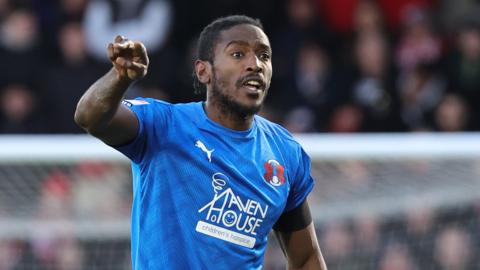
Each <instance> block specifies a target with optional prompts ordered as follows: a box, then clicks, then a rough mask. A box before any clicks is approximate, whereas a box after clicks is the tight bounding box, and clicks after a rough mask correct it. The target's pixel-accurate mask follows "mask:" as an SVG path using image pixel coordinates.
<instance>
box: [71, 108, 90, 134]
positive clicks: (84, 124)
mask: <svg viewBox="0 0 480 270" xmlns="http://www.w3.org/2000/svg"><path fill="white" fill-rule="evenodd" d="M86 114H87V113H86V112H85V109H83V108H81V106H80V103H79V104H78V105H77V109H76V110H75V115H74V116H73V120H74V121H75V123H76V124H77V125H78V126H79V127H81V128H82V129H84V130H85V131H87V132H88V131H89V121H88V117H87V115H86Z"/></svg>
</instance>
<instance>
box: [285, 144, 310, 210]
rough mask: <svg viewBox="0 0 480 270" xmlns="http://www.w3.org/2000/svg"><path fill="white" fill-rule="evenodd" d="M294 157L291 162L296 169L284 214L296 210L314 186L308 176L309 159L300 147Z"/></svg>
mask: <svg viewBox="0 0 480 270" xmlns="http://www.w3.org/2000/svg"><path fill="white" fill-rule="evenodd" d="M296 156H297V158H296V160H294V161H293V162H294V163H296V164H294V165H296V168H297V169H296V171H295V172H294V173H293V178H292V181H291V184H290V185H291V187H290V193H289V195H288V199H287V205H286V206H285V210H284V212H287V211H290V210H292V209H294V208H297V207H298V206H299V205H300V204H302V203H303V202H304V201H305V199H306V198H307V196H308V194H309V193H310V192H311V191H312V189H313V186H314V185H315V181H314V180H313V178H312V176H311V174H310V166H311V165H310V157H309V156H308V155H307V153H305V151H304V150H303V148H302V147H300V146H299V148H298V155H296Z"/></svg>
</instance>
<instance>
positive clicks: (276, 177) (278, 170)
mask: <svg viewBox="0 0 480 270" xmlns="http://www.w3.org/2000/svg"><path fill="white" fill-rule="evenodd" d="M263 166H264V167H265V174H264V175H263V177H264V178H265V181H267V182H268V183H269V184H270V185H272V186H275V187H278V186H281V185H283V184H285V176H284V172H285V168H283V166H282V165H281V164H280V163H279V162H278V161H276V160H275V159H270V160H268V161H267V162H265V164H264V165H263Z"/></svg>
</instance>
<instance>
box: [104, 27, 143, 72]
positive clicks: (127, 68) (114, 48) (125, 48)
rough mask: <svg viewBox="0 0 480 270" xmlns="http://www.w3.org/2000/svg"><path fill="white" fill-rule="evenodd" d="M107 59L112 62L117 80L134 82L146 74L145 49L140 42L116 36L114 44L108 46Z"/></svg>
mask: <svg viewBox="0 0 480 270" xmlns="http://www.w3.org/2000/svg"><path fill="white" fill-rule="evenodd" d="M108 58H110V61H112V64H113V67H114V68H115V70H116V71H117V78H118V79H119V80H127V81H135V80H138V79H141V78H143V77H145V75H146V74H147V69H148V64H149V60H148V55H147V49H146V48H145V46H144V45H143V44H142V43H141V42H138V41H135V42H134V41H131V40H129V39H127V38H125V37H123V36H117V37H115V42H114V43H109V44H108Z"/></svg>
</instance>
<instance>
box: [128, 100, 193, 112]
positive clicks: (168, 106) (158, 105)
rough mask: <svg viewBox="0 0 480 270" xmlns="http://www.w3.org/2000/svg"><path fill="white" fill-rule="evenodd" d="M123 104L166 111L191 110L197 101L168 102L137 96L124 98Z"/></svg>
mask: <svg viewBox="0 0 480 270" xmlns="http://www.w3.org/2000/svg"><path fill="white" fill-rule="evenodd" d="M122 103H123V104H124V105H126V106H127V107H130V108H141V109H145V110H154V111H158V110H160V111H161V110H166V111H170V112H173V111H180V112H182V111H185V112H188V111H193V110H195V109H196V107H197V105H198V104H197V103H195V102H191V103H170V102H168V101H163V100H159V99H155V98H146V97H137V98H135V99H125V100H123V101H122Z"/></svg>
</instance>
